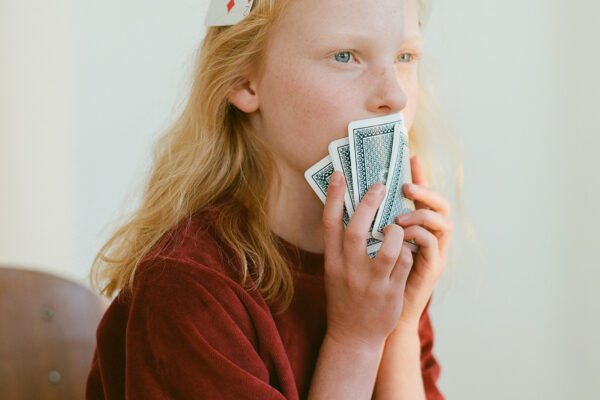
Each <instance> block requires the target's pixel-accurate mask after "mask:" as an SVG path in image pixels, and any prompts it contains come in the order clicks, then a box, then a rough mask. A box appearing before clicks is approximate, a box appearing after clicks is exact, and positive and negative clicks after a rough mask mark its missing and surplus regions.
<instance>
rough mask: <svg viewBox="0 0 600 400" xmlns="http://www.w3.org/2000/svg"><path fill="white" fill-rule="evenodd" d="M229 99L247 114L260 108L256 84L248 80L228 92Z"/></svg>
mask: <svg viewBox="0 0 600 400" xmlns="http://www.w3.org/2000/svg"><path fill="white" fill-rule="evenodd" d="M227 100H229V102H230V103H231V104H233V105H234V106H236V107H237V108H239V109H240V110H241V111H243V112H245V113H247V114H249V113H252V112H254V111H256V110H258V106H259V101H258V93H256V89H255V87H254V84H253V83H252V82H250V81H248V80H244V81H243V82H242V83H240V84H239V85H237V86H235V87H233V88H232V89H231V90H230V91H229V93H228V94H227Z"/></svg>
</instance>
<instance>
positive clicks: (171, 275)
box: [132, 206, 268, 314]
mask: <svg viewBox="0 0 600 400" xmlns="http://www.w3.org/2000/svg"><path fill="white" fill-rule="evenodd" d="M218 213H219V210H218V208H217V207H216V206H209V207H206V208H204V209H202V210H199V211H197V212H196V213H194V214H192V215H191V216H190V217H188V218H185V219H184V220H182V221H180V222H179V223H178V224H177V225H176V226H174V227H173V228H172V229H171V230H169V231H168V232H167V233H166V234H165V235H164V236H163V238H162V239H161V240H160V241H159V242H158V243H157V244H156V245H155V246H154V248H153V249H152V250H151V251H150V252H149V253H148V255H146V257H145V258H144V259H143V260H142V262H141V263H140V265H139V266H138V268H137V270H136V272H135V277H134V285H133V292H132V296H133V300H134V301H136V300H137V301H138V302H139V301H140V300H141V299H144V301H143V302H142V303H145V302H146V300H147V301H150V302H151V303H156V302H157V301H158V299H160V302H161V303H162V304H161V306H162V307H167V308H168V307H176V306H178V305H179V306H182V305H183V304H186V306H189V307H197V306H198V304H194V302H196V303H197V302H203V303H206V302H207V301H215V302H218V303H221V304H222V305H223V306H222V307H225V308H231V309H229V310H227V311H229V312H232V313H234V314H235V313H237V312H241V311H244V310H246V309H247V308H248V307H252V308H260V309H262V310H265V311H266V310H267V309H268V306H267V305H266V303H265V302H264V299H263V298H262V296H261V295H260V294H259V293H258V292H257V291H256V290H250V289H248V288H249V287H251V286H252V284H253V281H252V279H251V277H248V280H247V282H246V284H245V285H242V283H241V272H240V271H241V268H240V266H239V263H238V262H237V261H236V259H235V258H234V257H232V256H231V255H230V254H229V253H228V252H227V251H226V250H225V249H224V248H223V246H222V245H221V244H220V242H219V240H218V237H217V235H216V234H215V231H214V224H215V221H216V218H217V217H218ZM194 299H195V301H194ZM243 314H245V312H243Z"/></svg>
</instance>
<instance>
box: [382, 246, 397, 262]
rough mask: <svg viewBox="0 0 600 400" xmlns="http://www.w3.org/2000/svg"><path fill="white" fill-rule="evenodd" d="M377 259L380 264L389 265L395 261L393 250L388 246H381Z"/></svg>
mask: <svg viewBox="0 0 600 400" xmlns="http://www.w3.org/2000/svg"><path fill="white" fill-rule="evenodd" d="M377 261H379V263H380V264H384V265H389V264H392V263H393V262H395V261H396V256H395V254H394V252H393V251H392V250H391V249H389V248H387V247H386V248H382V249H380V250H379V252H378V253H377Z"/></svg>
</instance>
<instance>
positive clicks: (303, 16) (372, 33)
mask: <svg viewBox="0 0 600 400" xmlns="http://www.w3.org/2000/svg"><path fill="white" fill-rule="evenodd" d="M417 7H418V6H417V0H292V1H290V5H289V7H288V8H287V10H286V11H285V12H284V15H283V16H282V20H281V25H280V28H281V29H279V30H280V31H284V32H281V33H283V34H284V35H285V34H286V33H287V34H288V35H289V36H290V37H291V38H295V39H296V40H302V41H311V42H312V41H318V40H321V39H323V38H325V37H330V36H343V35H345V34H348V35H353V34H354V35H359V36H363V37H370V38H372V39H374V40H378V39H379V40H389V39H391V38H394V39H398V40H401V39H403V38H404V37H414V36H418V35H419V25H418V8H417Z"/></svg>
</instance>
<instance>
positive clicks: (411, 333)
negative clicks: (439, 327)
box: [388, 320, 419, 340]
mask: <svg viewBox="0 0 600 400" xmlns="http://www.w3.org/2000/svg"><path fill="white" fill-rule="evenodd" d="M415 337H416V338H418V337H419V321H404V320H399V321H398V323H397V324H396V327H395V328H394V330H393V331H392V332H391V333H390V334H389V335H388V340H389V339H390V338H393V339H395V340H396V339H398V338H404V339H408V338H415Z"/></svg>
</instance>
